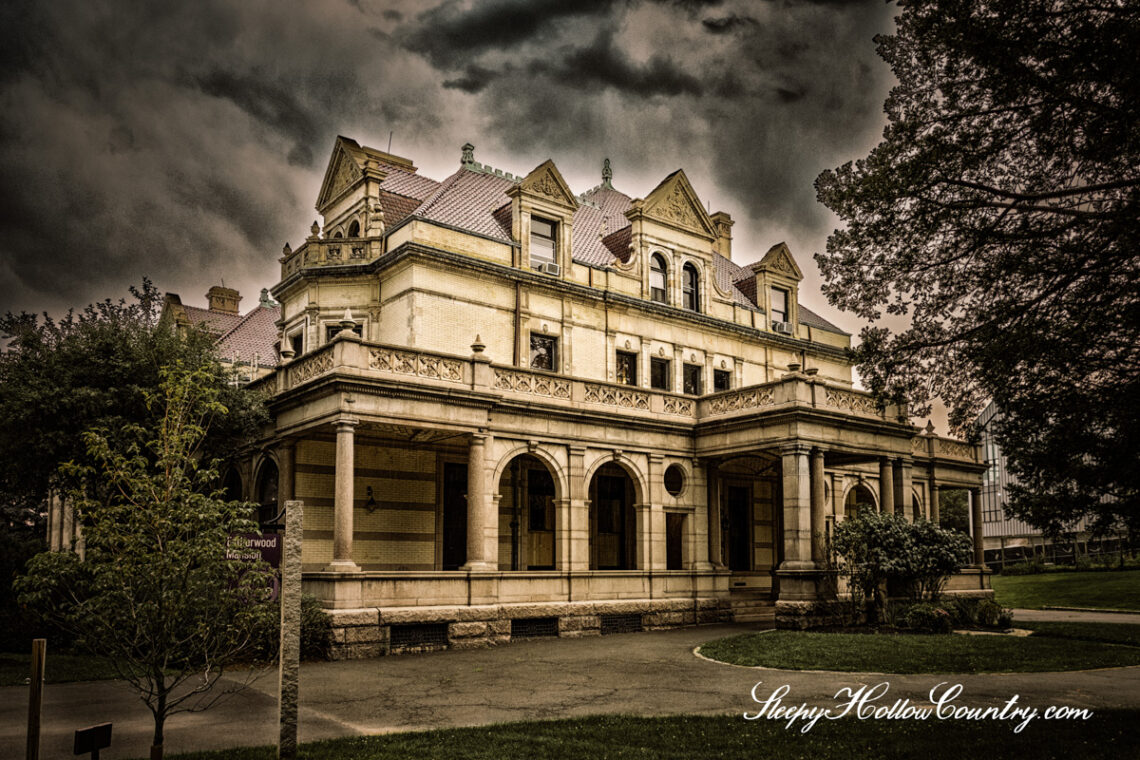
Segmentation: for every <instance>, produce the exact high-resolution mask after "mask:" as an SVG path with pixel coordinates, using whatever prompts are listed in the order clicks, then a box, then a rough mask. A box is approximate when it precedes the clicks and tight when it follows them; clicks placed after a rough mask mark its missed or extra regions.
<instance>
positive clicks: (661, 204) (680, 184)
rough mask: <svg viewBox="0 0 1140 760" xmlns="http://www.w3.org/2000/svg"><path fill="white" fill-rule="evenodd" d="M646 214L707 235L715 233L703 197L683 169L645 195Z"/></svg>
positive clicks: (660, 220) (709, 236) (704, 235)
mask: <svg viewBox="0 0 1140 760" xmlns="http://www.w3.org/2000/svg"><path fill="white" fill-rule="evenodd" d="M642 208H643V209H644V213H645V216H647V217H649V218H651V219H656V220H657V221H659V222H664V223H666V224H670V225H673V226H675V227H680V228H682V229H685V230H688V231H690V232H695V233H696V234H698V235H701V236H703V237H707V238H715V237H716V226H715V225H714V224H713V221H712V219H711V218H710V217H709V215H708V213H706V212H705V209H704V207H703V206H702V205H701V199H700V198H699V197H697V193H696V191H695V190H693V186H692V185H691V184H689V178H688V177H686V176H685V172H684V171H683V170H681V169H678V170H677V171H675V172H673V173H672V174H670V175H669V176H668V177H666V178H665V180H664V181H663V182H662V183H661V184H660V185H658V186H657V187H656V188H654V189H653V192H651V193H650V194H649V195H647V196H646V197H645V202H644V204H643V206H642Z"/></svg>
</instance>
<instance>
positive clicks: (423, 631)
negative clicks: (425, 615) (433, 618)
mask: <svg viewBox="0 0 1140 760" xmlns="http://www.w3.org/2000/svg"><path fill="white" fill-rule="evenodd" d="M389 643H390V645H391V647H392V648H393V649H404V648H408V647H446V646H447V643H448V642H447V623H411V624H408V625H394V626H392V632H391V638H390V639H389Z"/></svg>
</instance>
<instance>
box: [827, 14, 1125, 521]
mask: <svg viewBox="0 0 1140 760" xmlns="http://www.w3.org/2000/svg"><path fill="white" fill-rule="evenodd" d="M900 5H901V6H902V8H901V13H900V15H899V17H898V24H897V33H896V34H894V35H891V36H883V37H879V38H877V42H878V52H879V55H880V56H881V57H882V58H883V59H884V60H885V61H886V62H887V63H889V64H890V66H891V68H892V70H893V71H894V74H895V76H896V78H897V79H898V82H899V84H898V85H897V86H896V87H895V88H894V89H893V90H892V91H891V93H890V95H889V97H888V98H887V101H886V105H885V110H886V114H887V117H888V125H887V127H886V129H885V131H884V139H883V141H882V142H881V143H880V144H879V145H878V146H877V147H876V148H875V149H874V150H873V151H872V152H871V154H870V155H869V156H867V157H866V158H864V159H862V160H859V161H856V162H855V163H853V164H852V163H848V164H845V165H844V166H841V167H839V168H838V169H835V170H833V171H826V172H824V173H823V174H821V175H820V176H819V178H818V179H817V180H816V189H817V192H818V197H819V199H820V201H822V202H823V203H824V204H825V205H827V206H828V207H829V208H830V209H832V210H833V211H834V212H835V213H836V214H837V215H838V216H839V218H840V219H841V221H842V222H843V224H844V227H843V228H842V229H839V230H836V231H835V232H834V233H833V234H832V235H831V237H830V238H829V240H828V245H827V253H826V254H817V255H816V260H817V261H818V263H819V265H820V267H821V269H822V273H823V277H824V280H825V286H824V291H825V293H826V294H827V296H828V298H829V300H830V301H831V303H833V304H834V305H836V306H838V307H840V308H843V309H846V310H849V311H852V312H854V313H856V314H857V315H859V316H860V317H863V318H865V319H868V320H877V319H879V318H880V317H881V316H882V314H883V313H884V311H885V312H886V313H887V314H891V315H898V316H905V317H906V318H908V319H909V322H910V326H909V327H908V328H906V329H903V330H901V331H899V332H897V333H892V332H891V331H889V330H888V329H886V328H884V327H868V328H866V329H864V330H863V331H862V335H861V344H860V346H859V348H858V349H857V350H856V358H857V360H858V363H859V372H860V374H861V376H862V377H863V378H864V381H865V382H866V383H867V384H868V386H869V387H870V389H871V390H873V391H874V392H875V393H877V394H879V395H881V396H883V397H885V398H888V399H890V400H892V401H896V402H901V401H909V402H910V403H911V404H912V406H913V411H914V412H915V413H916V414H922V413H924V412H925V409H926V408H927V407H928V401H929V400H930V399H931V398H932V397H934V396H938V397H941V398H942V399H943V400H944V401H945V402H946V403H947V405H948V406H949V408H950V414H951V416H950V419H951V423H952V426H953V427H955V429H957V430H959V431H964V430H966V429H967V427H968V424H969V423H970V421H971V420H972V419H973V418H974V417H975V416H976V415H977V413H978V412H979V411H980V410H981V406H982V404H983V403H984V402H985V401H986V400H987V399H993V400H994V401H995V402H996V403H997V405H998V407H999V408H1000V409H1001V410H1002V412H1003V418H1002V421H1001V422H1000V424H999V425H998V426H997V430H996V433H997V438H998V443H999V444H1000V445H1001V447H1002V448H1003V450H1004V451H1005V453H1006V456H1007V458H1008V466H1009V469H1010V470H1011V471H1012V473H1013V474H1014V475H1016V476H1017V478H1018V479H1019V480H1020V483H1021V486H1020V487H1018V488H1014V489H1011V497H1012V498H1011V501H1010V504H1009V507H1008V511H1009V512H1010V513H1012V514H1013V515H1015V516H1018V517H1021V518H1023V519H1026V520H1027V521H1029V522H1031V523H1033V524H1035V525H1037V526H1039V527H1042V528H1044V529H1046V531H1047V532H1051V533H1057V532H1060V531H1061V530H1063V529H1064V527H1065V526H1066V525H1067V524H1071V523H1072V522H1073V521H1075V520H1077V519H1079V518H1081V517H1082V516H1089V517H1091V518H1093V519H1094V520H1096V521H1099V522H1100V524H1101V525H1102V526H1106V525H1108V524H1110V523H1113V522H1115V521H1117V520H1119V519H1121V518H1131V519H1137V518H1136V517H1134V515H1137V514H1138V513H1140V510H1138V509H1137V506H1138V505H1140V504H1138V502H1140V461H1138V460H1140V457H1138V452H1140V221H1138V220H1140V208H1138V201H1140V67H1138V66H1137V65H1136V51H1137V50H1140V3H1137V2H1136V0H1110V1H1109V2H1104V3H1087V2H1080V1H1078V0H1026V1H1025V2H1018V3H1010V2H999V0H917V1H916V2H907V3H905V4H900Z"/></svg>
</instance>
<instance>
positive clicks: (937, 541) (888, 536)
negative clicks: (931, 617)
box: [832, 512, 971, 624]
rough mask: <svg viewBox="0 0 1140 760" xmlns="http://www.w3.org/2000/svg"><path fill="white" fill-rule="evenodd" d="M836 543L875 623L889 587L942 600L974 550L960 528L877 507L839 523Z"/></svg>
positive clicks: (916, 597)
mask: <svg viewBox="0 0 1140 760" xmlns="http://www.w3.org/2000/svg"><path fill="white" fill-rule="evenodd" d="M832 545H833V547H834V550H835V553H836V555H838V556H839V557H840V558H842V562H841V563H840V572H841V573H842V574H843V575H845V576H847V577H848V578H849V579H850V584H849V585H850V588H851V591H852V602H853V603H855V604H856V605H858V604H859V603H860V602H862V603H863V605H864V606H865V611H866V614H867V619H868V622H870V623H872V624H874V623H877V622H878V621H879V620H880V619H881V617H882V613H883V609H884V598H883V587H884V586H888V585H889V587H890V589H891V591H892V592H894V593H900V594H903V595H905V596H907V597H908V598H910V599H911V600H913V601H921V600H923V599H927V600H930V601H936V600H937V599H938V596H939V594H940V593H941V591H942V587H943V585H945V583H946V580H947V578H949V577H950V575H951V574H953V573H955V572H957V571H958V570H959V569H960V568H961V567H962V566H963V565H965V564H967V563H968V562H969V561H970V554H971V542H970V539H969V537H968V536H965V535H963V534H961V533H959V532H958V531H953V530H943V529H942V528H939V527H938V526H937V525H934V524H933V523H931V522H927V521H925V520H920V521H918V522H916V523H909V522H907V521H906V520H905V519H904V518H902V517H900V516H898V515H891V514H879V513H876V512H871V513H867V514H862V515H859V516H858V517H856V518H855V519H852V520H846V521H844V522H842V523H839V524H838V525H836V526H835V531H834V538H833V542H832Z"/></svg>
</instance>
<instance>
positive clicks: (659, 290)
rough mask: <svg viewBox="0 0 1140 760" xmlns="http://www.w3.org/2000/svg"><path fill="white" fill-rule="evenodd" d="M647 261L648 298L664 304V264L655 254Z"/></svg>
mask: <svg viewBox="0 0 1140 760" xmlns="http://www.w3.org/2000/svg"><path fill="white" fill-rule="evenodd" d="M649 261H650V264H649V297H650V298H651V299H653V300H654V301H658V302H660V303H665V262H664V261H662V259H661V257H660V256H658V255H656V254H654V256H653V257H652V258H651V259H650V260H649Z"/></svg>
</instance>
